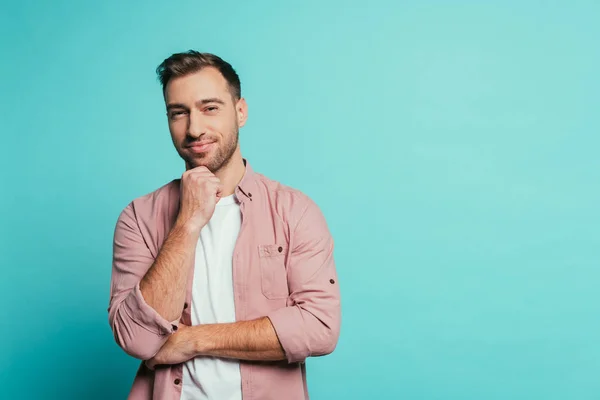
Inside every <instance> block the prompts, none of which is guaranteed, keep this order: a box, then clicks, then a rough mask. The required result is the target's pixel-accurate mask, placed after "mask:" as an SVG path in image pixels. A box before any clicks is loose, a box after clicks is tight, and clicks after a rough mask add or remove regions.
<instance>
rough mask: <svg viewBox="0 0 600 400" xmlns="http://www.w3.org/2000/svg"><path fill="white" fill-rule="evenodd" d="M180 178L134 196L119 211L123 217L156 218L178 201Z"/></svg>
mask: <svg viewBox="0 0 600 400" xmlns="http://www.w3.org/2000/svg"><path fill="white" fill-rule="evenodd" d="M180 182H181V180H180V179H173V180H171V181H170V182H168V183H166V184H164V185H162V186H161V187H159V188H158V189H156V190H153V191H152V192H149V193H146V194H144V195H141V196H139V197H136V198H135V199H133V200H132V201H130V202H129V204H127V206H126V207H125V208H124V209H123V210H122V211H121V215H120V217H119V218H120V219H121V218H123V217H134V218H136V219H139V218H143V219H145V218H156V217H158V216H160V214H161V213H164V212H167V211H168V210H169V209H171V208H172V207H173V205H174V204H178V203H179V184H180Z"/></svg>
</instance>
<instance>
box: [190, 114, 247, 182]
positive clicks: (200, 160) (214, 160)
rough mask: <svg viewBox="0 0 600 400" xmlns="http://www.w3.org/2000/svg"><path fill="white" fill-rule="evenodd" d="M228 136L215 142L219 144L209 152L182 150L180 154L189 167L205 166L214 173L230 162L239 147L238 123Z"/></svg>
mask: <svg viewBox="0 0 600 400" xmlns="http://www.w3.org/2000/svg"><path fill="white" fill-rule="evenodd" d="M226 137H227V138H228V139H227V140H226V141H224V142H221V141H217V142H216V143H215V144H216V145H217V146H216V148H215V149H212V150H211V151H209V152H207V153H200V154H193V153H188V152H183V151H180V152H179V155H180V156H181V158H183V159H184V160H185V162H186V165H187V166H189V169H192V168H196V167H199V166H205V167H206V168H208V170H209V171H210V172H212V173H213V174H214V173H216V172H217V171H219V170H221V169H223V168H224V167H226V166H227V165H228V164H229V162H230V161H231V157H233V154H234V153H235V150H236V149H237V146H238V139H239V128H238V126H237V123H236V124H235V128H233V130H232V131H231V132H230V134H229V135H227V136H226ZM210 139H212V138H210V137H207V138H202V140H210ZM215 139H216V138H215Z"/></svg>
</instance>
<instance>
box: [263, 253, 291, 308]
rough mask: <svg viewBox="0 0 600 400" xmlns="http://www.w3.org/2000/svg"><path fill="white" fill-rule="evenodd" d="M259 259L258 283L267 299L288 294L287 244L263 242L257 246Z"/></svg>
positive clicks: (278, 297) (279, 297)
mask: <svg viewBox="0 0 600 400" xmlns="http://www.w3.org/2000/svg"><path fill="white" fill-rule="evenodd" d="M258 257H259V260H260V283H261V289H262V292H263V294H264V295H265V297H266V298H268V299H281V298H286V297H288V296H289V290H288V285H287V270H286V268H285V261H286V257H287V244H263V245H259V246H258Z"/></svg>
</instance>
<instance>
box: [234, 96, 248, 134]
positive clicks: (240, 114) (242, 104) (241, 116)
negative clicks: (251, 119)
mask: <svg viewBox="0 0 600 400" xmlns="http://www.w3.org/2000/svg"><path fill="white" fill-rule="evenodd" d="M235 111H236V114H237V119H238V126H239V127H240V128H241V127H242V126H244V125H246V120H247V119H248V104H247V103H246V99H244V98H243V97H242V98H241V99H239V100H238V101H237V103H236V105H235Z"/></svg>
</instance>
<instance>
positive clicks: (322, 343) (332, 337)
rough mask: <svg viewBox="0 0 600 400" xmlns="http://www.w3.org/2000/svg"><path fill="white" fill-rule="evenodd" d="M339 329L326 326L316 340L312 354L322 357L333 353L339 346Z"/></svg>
mask: <svg viewBox="0 0 600 400" xmlns="http://www.w3.org/2000/svg"><path fill="white" fill-rule="evenodd" d="M338 339H339V329H335V330H334V329H332V328H325V329H323V332H322V333H321V335H319V337H318V338H317V340H315V343H314V346H313V349H312V351H311V352H310V356H312V357H320V356H326V355H328V354H331V353H333V351H334V350H335V348H336V347H337V343H338Z"/></svg>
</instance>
